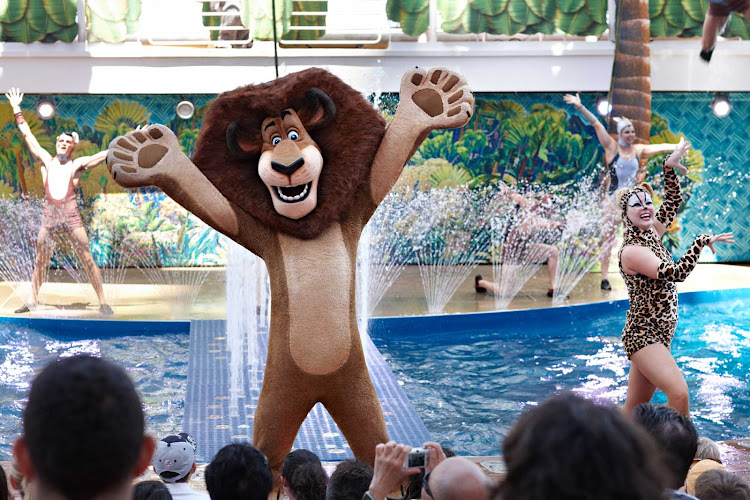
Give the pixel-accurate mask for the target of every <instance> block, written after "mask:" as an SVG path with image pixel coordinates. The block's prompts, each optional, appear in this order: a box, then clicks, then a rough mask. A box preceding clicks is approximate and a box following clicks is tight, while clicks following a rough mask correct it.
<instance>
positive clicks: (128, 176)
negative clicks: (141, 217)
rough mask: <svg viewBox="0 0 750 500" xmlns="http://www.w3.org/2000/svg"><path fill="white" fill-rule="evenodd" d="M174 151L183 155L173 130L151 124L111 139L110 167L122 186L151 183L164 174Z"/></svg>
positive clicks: (108, 154) (108, 162)
mask: <svg viewBox="0 0 750 500" xmlns="http://www.w3.org/2000/svg"><path fill="white" fill-rule="evenodd" d="M174 154H179V155H182V151H181V150H180V144H179V142H178V141H177V137H175V135H174V133H173V132H172V131H171V130H170V129H169V128H167V127H165V126H163V125H149V126H148V127H146V128H144V129H136V130H133V131H132V132H128V133H127V134H125V135H124V136H121V137H116V138H115V139H113V140H112V142H110V143H109V152H108V153H107V168H108V169H109V172H110V174H112V178H113V179H114V180H115V182H117V183H118V184H119V185H121V186H122V187H143V186H150V185H153V184H154V181H155V179H156V177H158V176H163V175H164V174H165V170H166V169H167V168H168V164H170V163H171V162H170V161H169V158H168V157H169V156H172V155H174ZM183 156H184V155H183Z"/></svg>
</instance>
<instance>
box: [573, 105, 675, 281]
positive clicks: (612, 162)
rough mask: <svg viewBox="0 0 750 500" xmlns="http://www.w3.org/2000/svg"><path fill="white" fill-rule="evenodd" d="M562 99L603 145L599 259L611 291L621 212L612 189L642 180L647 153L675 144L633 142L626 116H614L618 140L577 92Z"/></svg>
mask: <svg viewBox="0 0 750 500" xmlns="http://www.w3.org/2000/svg"><path fill="white" fill-rule="evenodd" d="M563 99H565V102H566V103H568V104H572V105H573V107H574V108H576V110H578V112H579V113H581V114H582V115H583V117H584V118H586V120H587V121H588V122H589V124H590V125H591V126H593V127H594V130H595V131H596V137H597V139H599V143H600V144H601V145H602V147H603V148H604V162H605V163H606V165H607V172H606V177H605V179H604V184H603V189H604V191H605V192H606V193H607V194H606V195H605V196H603V200H602V201H603V207H602V209H603V214H604V221H603V222H604V223H603V226H602V228H603V231H602V232H603V234H602V255H601V257H600V259H599V262H600V264H601V267H602V282H601V289H602V290H612V286H611V285H610V284H609V278H608V273H609V260H610V257H611V254H612V247H613V246H614V243H615V233H616V231H617V227H618V226H619V223H620V222H619V221H620V211H619V207H618V205H617V201H616V200H615V192H616V191H617V190H618V189H621V188H629V187H631V186H634V185H635V184H636V183H638V182H642V181H643V179H644V177H645V176H646V170H645V165H644V166H643V167H642V166H641V161H642V160H645V159H646V158H648V157H649V156H653V155H655V154H659V153H669V152H671V151H672V150H673V149H674V148H675V146H677V144H635V140H636V139H637V137H636V135H635V128H634V127H633V124H632V123H631V121H630V120H628V119H627V118H625V117H622V118H619V117H618V118H615V119H614V120H615V121H616V122H617V135H618V138H617V140H615V139H613V138H612V136H611V135H609V133H608V132H607V129H606V128H604V124H602V122H600V121H599V120H598V119H597V118H596V116H594V113H592V112H591V111H589V110H588V109H586V108H585V107H584V106H583V105H582V104H581V98H580V97H579V96H578V94H576V95H571V94H567V95H565V96H564V97H563Z"/></svg>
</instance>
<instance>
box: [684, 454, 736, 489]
mask: <svg viewBox="0 0 750 500" xmlns="http://www.w3.org/2000/svg"><path fill="white" fill-rule="evenodd" d="M714 469H719V470H726V468H725V467H724V466H723V465H722V464H720V463H719V462H715V461H713V460H709V459H705V460H701V461H699V462H697V463H696V464H695V465H693V466H692V467H690V470H689V471H688V473H687V477H686V478H685V492H686V493H687V494H688V495H695V483H696V482H697V481H698V478H699V477H701V476H702V475H703V473H704V472H708V471H710V470H714Z"/></svg>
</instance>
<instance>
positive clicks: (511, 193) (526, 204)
mask: <svg viewBox="0 0 750 500" xmlns="http://www.w3.org/2000/svg"><path fill="white" fill-rule="evenodd" d="M498 187H499V189H500V194H501V196H505V197H507V199H508V200H509V201H510V202H511V203H512V204H513V205H514V206H515V213H514V214H513V219H512V220H511V221H509V222H508V224H507V226H506V230H505V235H504V236H503V264H508V265H503V266H502V273H503V276H501V280H507V279H512V277H511V276H510V275H509V274H508V273H511V272H513V266H514V264H515V265H518V264H521V263H522V262H523V261H524V259H534V260H535V261H538V262H543V261H545V260H546V261H547V276H548V278H549V289H548V290H547V296H548V297H552V296H554V293H555V274H556V273H557V262H558V258H559V255H560V252H559V250H558V249H557V246H555V244H553V243H556V242H557V240H558V239H559V236H560V233H559V231H560V229H561V228H562V226H563V222H562V221H560V220H554V213H553V212H554V210H553V206H554V198H553V196H552V195H550V194H545V195H543V196H542V197H541V198H540V199H538V200H532V199H530V198H527V197H525V196H523V195H522V194H521V193H519V192H518V191H517V190H516V189H515V188H512V187H510V186H508V185H507V184H505V183H503V182H501V183H499V184H498ZM545 241H546V242H545ZM527 262H528V261H527ZM474 289H475V290H476V292H477V293H486V292H487V291H488V290H489V291H490V292H492V293H493V294H497V293H498V291H499V290H500V287H499V285H497V284H495V283H494V282H492V281H488V280H485V279H484V278H482V275H481V274H477V275H476V277H475V278H474Z"/></svg>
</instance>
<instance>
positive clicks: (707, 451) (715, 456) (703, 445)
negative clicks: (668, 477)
mask: <svg viewBox="0 0 750 500" xmlns="http://www.w3.org/2000/svg"><path fill="white" fill-rule="evenodd" d="M699 460H713V461H714V462H718V463H721V448H719V445H718V444H717V443H716V442H715V441H713V440H711V439H709V438H707V437H706V436H699V437H698V449H697V450H696V451H695V458H693V465H695V463H696V462H698V461H699Z"/></svg>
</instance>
